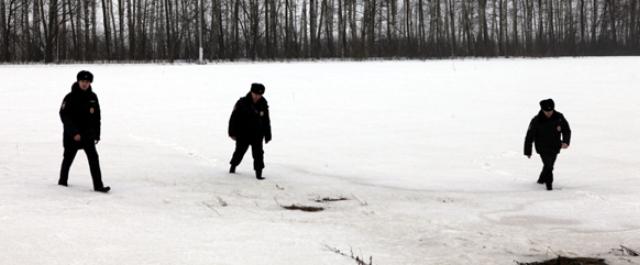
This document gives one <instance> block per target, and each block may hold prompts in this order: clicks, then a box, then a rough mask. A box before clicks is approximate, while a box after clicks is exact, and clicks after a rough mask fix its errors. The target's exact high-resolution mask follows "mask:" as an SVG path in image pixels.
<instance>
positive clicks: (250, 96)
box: [229, 83, 271, 180]
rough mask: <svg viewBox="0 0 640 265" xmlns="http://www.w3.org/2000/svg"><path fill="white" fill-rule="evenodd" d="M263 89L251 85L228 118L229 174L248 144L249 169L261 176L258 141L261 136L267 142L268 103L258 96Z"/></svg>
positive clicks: (233, 170)
mask: <svg viewBox="0 0 640 265" xmlns="http://www.w3.org/2000/svg"><path fill="white" fill-rule="evenodd" d="M264 90H265V88H264V85H262V84H258V83H253V84H251V91H249V93H247V95H246V96H245V97H242V98H240V99H239V100H238V102H236V105H235V107H234V108H233V112H232V113H231V118H230V119H229V137H231V139H233V140H234V141H236V149H235V151H234V152H233V157H232V158H231V162H230V164H231V168H230V169H229V173H235V172H236V167H237V166H238V165H239V164H240V162H241V161H242V157H243V156H244V154H245V153H246V152H247V149H249V146H251V154H252V155H253V169H254V170H255V171H256V178H257V179H260V180H262V179H264V178H263V177H262V169H263V168H264V151H263V149H262V140H263V139H264V141H265V143H269V141H271V120H270V118H269V105H268V104H267V100H266V99H265V98H264V97H263V96H262V95H263V94H264Z"/></svg>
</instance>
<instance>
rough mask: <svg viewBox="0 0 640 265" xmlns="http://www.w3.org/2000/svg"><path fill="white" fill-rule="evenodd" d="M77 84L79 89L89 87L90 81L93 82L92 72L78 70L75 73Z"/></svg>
mask: <svg viewBox="0 0 640 265" xmlns="http://www.w3.org/2000/svg"><path fill="white" fill-rule="evenodd" d="M76 78H77V80H78V86H80V89H82V90H87V89H89V87H91V83H92V82H93V74H92V73H91V72H89V71H85V70H82V71H80V72H78V75H77V77H76Z"/></svg>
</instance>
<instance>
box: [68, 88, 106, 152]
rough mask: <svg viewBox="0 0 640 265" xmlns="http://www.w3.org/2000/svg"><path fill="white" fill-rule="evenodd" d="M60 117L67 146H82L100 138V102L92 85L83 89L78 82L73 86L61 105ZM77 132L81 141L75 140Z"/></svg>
mask: <svg viewBox="0 0 640 265" xmlns="http://www.w3.org/2000/svg"><path fill="white" fill-rule="evenodd" d="M60 119H62V124H63V125H64V133H63V143H64V147H65V148H69V147H79V148H81V147H82V145H84V144H87V143H93V141H94V140H100V104H99V103H98V96H96V94H95V93H93V91H92V90H91V87H89V89H88V90H87V91H82V89H80V86H79V85H78V83H74V84H73V85H72V86H71V93H69V94H67V96H65V97H64V100H63V101H62V106H60ZM76 134H80V138H81V139H82V140H81V143H77V142H75V141H74V140H73V137H74V136H75V135H76Z"/></svg>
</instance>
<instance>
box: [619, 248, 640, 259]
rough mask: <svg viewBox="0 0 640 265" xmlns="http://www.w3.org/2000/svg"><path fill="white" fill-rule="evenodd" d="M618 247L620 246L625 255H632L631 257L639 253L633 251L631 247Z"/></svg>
mask: <svg viewBox="0 0 640 265" xmlns="http://www.w3.org/2000/svg"><path fill="white" fill-rule="evenodd" d="M620 247H621V248H622V251H623V252H625V253H626V254H627V255H629V256H633V257H637V256H640V254H639V253H638V251H635V250H633V249H630V248H628V247H625V246H623V245H620Z"/></svg>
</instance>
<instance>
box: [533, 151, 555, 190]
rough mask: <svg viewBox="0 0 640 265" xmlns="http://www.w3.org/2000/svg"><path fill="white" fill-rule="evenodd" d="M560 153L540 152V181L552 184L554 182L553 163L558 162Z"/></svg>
mask: <svg viewBox="0 0 640 265" xmlns="http://www.w3.org/2000/svg"><path fill="white" fill-rule="evenodd" d="M557 157H558V154H540V158H542V172H540V178H538V183H547V184H548V185H550V184H551V183H553V165H554V164H555V163H556V158H557Z"/></svg>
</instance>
